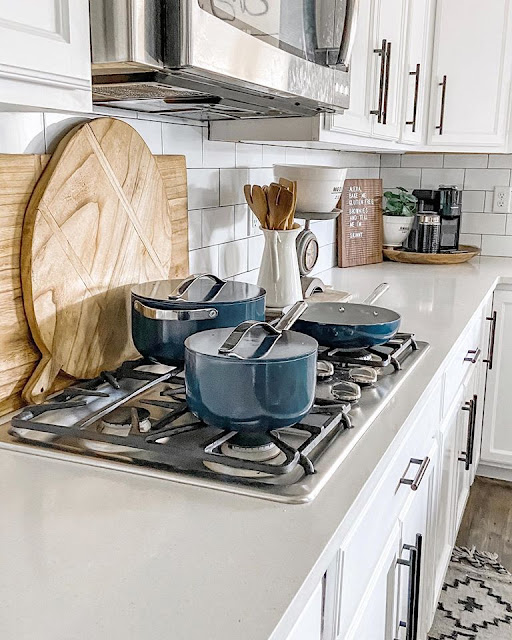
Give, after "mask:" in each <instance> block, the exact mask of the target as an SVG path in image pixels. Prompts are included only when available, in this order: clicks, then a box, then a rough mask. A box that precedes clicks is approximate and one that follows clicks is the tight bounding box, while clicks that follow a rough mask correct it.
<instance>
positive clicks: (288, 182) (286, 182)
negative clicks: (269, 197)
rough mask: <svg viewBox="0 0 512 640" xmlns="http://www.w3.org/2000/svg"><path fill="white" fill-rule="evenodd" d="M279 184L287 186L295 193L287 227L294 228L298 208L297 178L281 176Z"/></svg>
mask: <svg viewBox="0 0 512 640" xmlns="http://www.w3.org/2000/svg"><path fill="white" fill-rule="evenodd" d="M279 184H280V185H281V186H283V187H286V188H287V189H289V190H290V191H291V192H292V193H293V206H292V209H291V211H290V215H289V216H288V220H287V223H286V227H285V228H286V229H293V220H294V218H295V209H296V208H297V180H288V179H287V178H279Z"/></svg>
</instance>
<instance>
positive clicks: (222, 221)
mask: <svg viewBox="0 0 512 640" xmlns="http://www.w3.org/2000/svg"><path fill="white" fill-rule="evenodd" d="M98 115H111V116H114V117H121V118H122V119H123V120H125V121H126V122H128V123H130V124H131V125H132V126H133V127H134V128H135V129H136V130H137V131H138V132H139V133H140V134H141V135H142V137H143V138H144V139H145V140H146V142H147V144H148V146H149V147H150V149H151V150H152V151H153V153H155V154H161V153H166V154H174V153H176V154H183V155H185V157H186V160H187V167H188V184H189V243H190V269H191V271H196V272H197V271H214V272H215V273H218V274H219V275H221V276H223V277H230V278H235V279H237V280H247V281H249V282H255V281H256V279H257V274H258V267H259V264H260V260H261V254H262V251H263V236H262V234H261V231H260V230H259V229H258V228H257V227H256V228H254V226H253V225H252V223H251V222H252V218H253V215H252V213H251V212H250V211H249V209H248V207H247V205H246V204H245V199H244V194H243V186H244V184H247V183H252V184H254V183H257V184H268V183H269V182H271V181H272V179H273V169H272V166H273V165H274V164H282V163H294V164H323V165H330V166H339V167H347V168H348V173H347V176H348V177H349V178H378V177H379V176H380V177H382V179H383V186H384V188H385V189H386V188H393V187H397V186H404V187H406V188H408V189H415V188H420V187H424V188H436V187H438V186H439V184H456V185H458V186H459V187H460V188H462V189H464V193H463V212H464V222H463V234H462V241H463V242H465V243H467V244H474V245H478V246H481V247H482V253H483V254H484V255H493V256H510V257H512V214H510V215H506V214H494V213H492V207H493V196H494V193H493V190H494V187H495V186H503V185H510V184H511V176H512V154H503V155H501V154H492V155H487V154H463V153H452V154H442V153H408V154H405V155H401V154H396V153H391V154H382V155H379V154H376V153H362V152H349V151H336V150H333V149H316V148H315V149H311V148H309V147H308V145H306V144H304V145H301V144H300V143H294V144H293V146H292V145H280V144H277V143H276V144H268V143H267V144H263V145H262V144H256V143H255V144H252V143H233V142H215V141H210V140H208V128H207V126H204V125H195V124H190V125H189V124H183V123H181V122H179V121H177V120H176V119H173V118H167V117H162V116H155V117H153V116H151V114H138V116H137V114H133V113H130V112H126V111H124V112H116V111H113V110H108V109H106V110H104V111H102V112H101V113H100V112H98V113H97V114H91V115H90V116H84V115H81V114H80V115H78V114H70V113H17V112H16V113H14V112H13V113H8V112H3V113H0V153H45V152H47V153H52V152H53V151H54V150H55V147H56V145H57V144H58V141H59V140H60V139H61V138H62V136H63V135H65V134H66V133H67V132H68V131H69V130H70V129H72V128H73V127H74V126H76V125H77V124H79V123H80V122H83V121H85V120H87V119H89V118H94V117H97V116H98ZM311 228H312V230H313V231H314V232H315V233H316V235H317V237H318V240H319V244H320V256H319V260H318V264H317V267H316V269H315V273H318V272H320V271H322V270H324V269H328V268H330V267H332V266H333V265H335V264H336V225H335V223H334V222H333V221H330V222H313V223H312V225H311Z"/></svg>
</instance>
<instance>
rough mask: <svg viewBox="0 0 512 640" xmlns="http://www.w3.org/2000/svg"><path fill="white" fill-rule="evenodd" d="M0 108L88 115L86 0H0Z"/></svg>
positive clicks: (87, 15)
mask: <svg viewBox="0 0 512 640" xmlns="http://www.w3.org/2000/svg"><path fill="white" fill-rule="evenodd" d="M0 42H1V43H2V44H1V46H0V82H1V86H2V91H1V92H0V105H1V104H3V105H12V106H13V107H21V108H27V109H62V110H64V109H69V110H74V111H90V110H91V107H92V104H91V58H90V45H89V2H88V0H24V1H23V2H16V1H15V2H13V1H12V0H0Z"/></svg>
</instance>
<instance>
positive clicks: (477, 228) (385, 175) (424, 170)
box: [381, 153, 512, 257]
mask: <svg viewBox="0 0 512 640" xmlns="http://www.w3.org/2000/svg"><path fill="white" fill-rule="evenodd" d="M381 177H382V180H383V185H384V188H388V189H389V188H392V187H398V186H404V187H406V188H409V189H411V188H417V187H418V186H420V185H421V187H422V188H426V189H433V188H437V187H438V186H439V185H440V184H454V185H456V186H458V187H459V188H461V189H463V193H462V211H463V218H462V232H461V242H462V243H463V244H471V245H474V246H477V247H481V249H482V255H488V256H504V257H512V214H509V215H507V214H504V213H493V201H494V187H497V186H508V185H511V184H512V182H511V181H512V154H490V155H488V154H484V153H472V154H466V153H446V154H442V153H432V154H425V153H408V154H405V155H399V154H395V153H393V154H383V155H382V156H381Z"/></svg>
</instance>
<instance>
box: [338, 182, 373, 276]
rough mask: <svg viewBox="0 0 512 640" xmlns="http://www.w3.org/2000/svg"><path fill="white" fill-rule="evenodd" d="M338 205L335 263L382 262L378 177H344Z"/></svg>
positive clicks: (340, 264)
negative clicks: (372, 178)
mask: <svg viewBox="0 0 512 640" xmlns="http://www.w3.org/2000/svg"><path fill="white" fill-rule="evenodd" d="M338 206H339V208H340V209H341V213H340V215H339V216H338V266H339V267H355V266H357V265H362V264H374V263H376V262H382V180H380V179H378V180H370V179H353V180H345V185H344V187H343V193H342V195H341V198H340V201H339V203H338Z"/></svg>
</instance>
